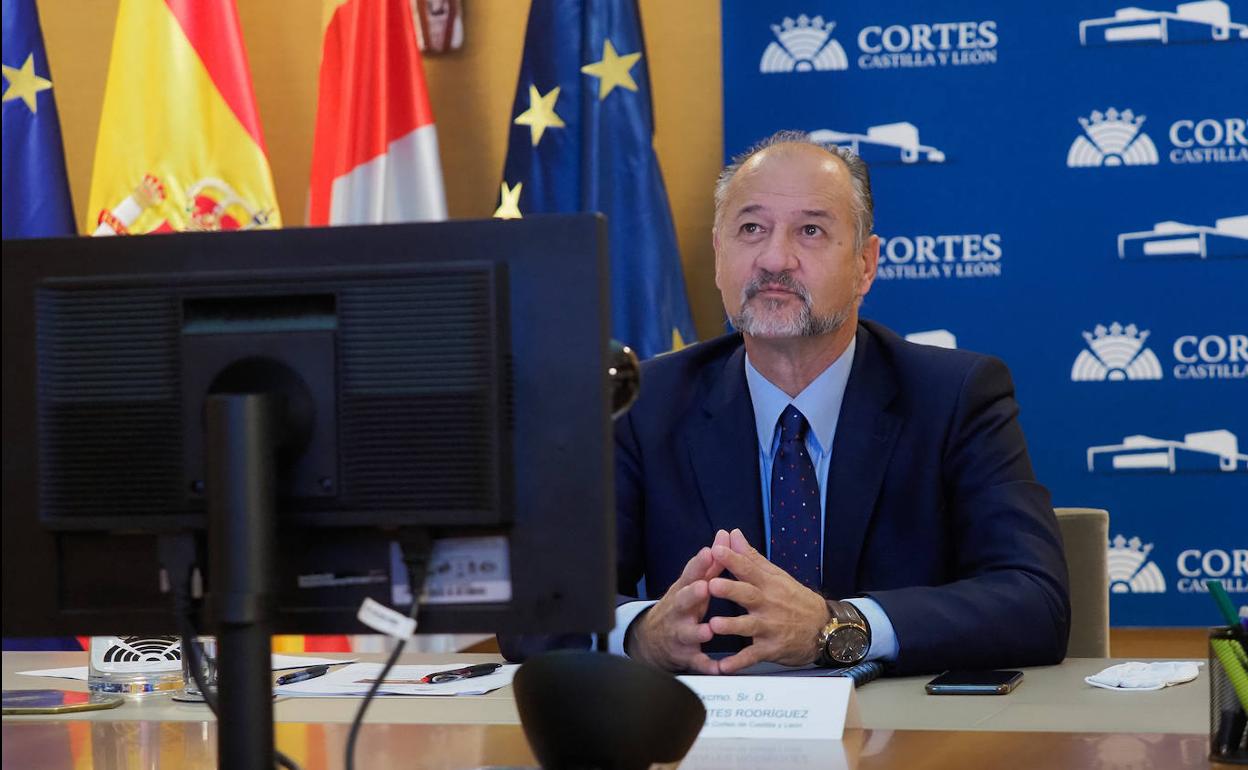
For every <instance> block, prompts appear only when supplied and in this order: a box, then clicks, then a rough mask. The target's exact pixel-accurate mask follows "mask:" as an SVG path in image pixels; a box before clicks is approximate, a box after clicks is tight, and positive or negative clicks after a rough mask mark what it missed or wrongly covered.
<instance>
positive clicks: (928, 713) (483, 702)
mask: <svg viewBox="0 0 1248 770" xmlns="http://www.w3.org/2000/svg"><path fill="white" fill-rule="evenodd" d="M327 657H334V656H332V655H329V656H327ZM339 657H349V656H345V655H343V656H339ZM359 657H360V658H361V659H364V660H380V659H381V656H379V655H361V656H359ZM499 659H500V658H498V657H497V656H496V655H485V654H480V655H462V654H461V655H429V654H411V655H404V656H403V662H405V663H445V662H461V663H462V662H483V661H493V660H499ZM3 661H4V689H6V690H13V689H37V688H53V689H66V690H85V689H86V683H85V682H75V681H71V680H67V679H47V678H39V677H29V676H21V675H18V674H17V672H18V671H26V670H31V669H45V668H60V667H64V666H74V665H80V666H81V665H85V664H86V653H83V652H60V653H34V652H27V653H18V652H7V653H4V655H3ZM1114 662H1115V661H1112V660H1102V659H1093V658H1071V659H1068V660H1066V661H1065V662H1063V663H1062V664H1061V665H1059V666H1045V667H1040V668H1031V669H1026V678H1025V679H1024V681H1023V683H1022V684H1021V685H1020V686H1019V688H1018V689H1017V690H1015V691H1014V692H1013V693H1011V694H1009V695H1005V696H930V695H926V694H925V693H924V691H923V684H924V683H925V682H926V681H927V680H928V679H929V678H930V677H926V676H923V677H907V678H898V679H890V678H885V679H880V680H877V681H874V682H871V683H869V684H867V685H865V686H863V687H862V688H861V689H859V691H858V699H859V706H860V708H861V712H862V719H863V726H864V727H866V728H871V729H877V730H880V729H891V730H979V731H985V730H1000V731H1007V732H1020V731H1046V732H1091V733H1178V734H1188V735H1205V734H1206V732H1207V731H1208V729H1209V722H1208V719H1209V707H1208V698H1209V681H1208V678H1207V674H1206V673H1205V671H1204V669H1203V667H1202V670H1201V674H1200V678H1199V679H1197V680H1196V681H1194V682H1190V683H1188V684H1183V685H1179V686H1177V687H1170V688H1167V689H1165V690H1160V691H1157V692H1141V693H1117V692H1110V691H1108V690H1101V689H1097V688H1095V687H1091V686H1089V685H1087V684H1085V683H1084V681H1083V677H1084V676H1086V675H1088V674H1092V673H1095V672H1097V671H1100V670H1101V669H1103V668H1105V667H1106V666H1108V665H1110V664H1112V663H1114ZM357 703H358V701H356V700H354V699H347V698H334V699H325V698H319V699H318V698H280V699H278V701H277V702H276V703H275V704H274V709H273V711H274V719H275V720H276V721H277V722H279V723H284V722H297V723H343V722H350V721H351V719H352V718H353V717H354V716H355V708H356V705H357ZM75 718H76V719H79V720H84V721H103V722H113V721H135V720H143V721H149V720H150V721H160V722H193V723H201V722H204V721H205V720H210V719H211V715H210V714H209V712H208V709H207V707H206V706H203V705H198V704H184V703H175V702H173V701H172V700H170V699H169V698H168V697H167V696H159V695H158V696H152V697H150V698H149V699H147V700H145V701H141V702H136V703H127V704H125V705H124V706H122V707H120V708H116V709H110V710H108V711H91V712H86V713H83V714H80V715H77V716H76V717H75ZM4 719H5V723H6V724H7V723H8V722H9V721H10V720H22V719H27V720H34V719H40V718H39V717H5V718H4ZM42 719H46V717H45V718H42ZM367 719H368V721H369V722H370V723H386V724H426V725H438V724H446V725H451V724H478V725H490V724H496V725H517V724H519V723H520V719H519V715H518V714H517V713H516V706H515V701H514V699H513V697H512V692H511V688H510V687H506V688H503V689H501V690H496V691H494V692H492V693H488V694H486V695H481V696H474V697H471V698H392V699H385V698H379V699H376V700H374V702H373V703H372V705H370V706H369V711H368V717H367Z"/></svg>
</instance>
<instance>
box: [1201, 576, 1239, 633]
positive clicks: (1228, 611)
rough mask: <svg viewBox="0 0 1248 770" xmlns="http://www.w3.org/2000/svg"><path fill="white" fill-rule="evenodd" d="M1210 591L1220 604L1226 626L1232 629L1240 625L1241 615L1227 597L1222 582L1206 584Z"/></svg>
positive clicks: (1219, 607) (1215, 581)
mask: <svg viewBox="0 0 1248 770" xmlns="http://www.w3.org/2000/svg"><path fill="white" fill-rule="evenodd" d="M1205 586H1206V587H1207V588H1208V589H1209V593H1210V594H1211V595H1212V596H1213V600H1214V601H1215V602H1217V603H1218V609H1219V610H1221V611H1222V617H1223V618H1225V619H1226V624H1227V625H1228V626H1230V627H1231V628H1234V627H1235V626H1237V625H1239V613H1237V612H1235V605H1234V604H1232V603H1231V597H1229V596H1227V594H1226V588H1225V587H1223V585H1222V581H1221V580H1210V581H1207V582H1206V583H1205Z"/></svg>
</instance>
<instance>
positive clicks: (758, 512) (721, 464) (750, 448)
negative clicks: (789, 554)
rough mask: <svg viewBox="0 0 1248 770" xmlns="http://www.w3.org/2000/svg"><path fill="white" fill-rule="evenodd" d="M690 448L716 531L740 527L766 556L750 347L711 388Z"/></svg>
mask: <svg viewBox="0 0 1248 770" xmlns="http://www.w3.org/2000/svg"><path fill="white" fill-rule="evenodd" d="M688 443H689V458H690V461H691V462H692V464H693V469H694V475H695V476H696V477H697V482H698V491H699V492H701V495H702V501H703V503H704V504H705V506H706V513H707V518H708V519H709V520H710V523H711V528H712V530H718V529H724V530H728V531H732V530H733V529H734V528H738V527H739V528H740V529H741V532H742V533H743V534H744V535H745V537H746V539H747V540H749V541H750V544H751V545H753V546H754V547H755V548H757V549H759V550H760V551H764V552H765V549H766V544H765V543H764V542H763V504H762V484H761V481H760V479H759V475H758V431H757V430H756V428H755V426H754V406H753V403H752V402H751V401H750V393H749V387H748V386H747V385H746V382H745V346H741V347H739V348H737V350H736V352H735V353H733V355H732V356H731V357H729V359H728V361H727V363H726V364H725V366H724V369H723V371H722V372H720V375H719V376H718V377H717V378H716V379H715V381H714V382H713V383H712V385H711V388H710V392H709V394H708V397H707V399H706V401H705V402H704V406H703V414H702V421H701V422H695V424H694V426H693V427H692V428H691V429H690V431H689V434H688Z"/></svg>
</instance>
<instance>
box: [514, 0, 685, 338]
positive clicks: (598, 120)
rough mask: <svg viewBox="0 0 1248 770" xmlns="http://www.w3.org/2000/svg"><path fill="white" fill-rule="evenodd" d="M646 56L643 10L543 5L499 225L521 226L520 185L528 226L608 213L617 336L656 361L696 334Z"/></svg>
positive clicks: (531, 43)
mask: <svg viewBox="0 0 1248 770" xmlns="http://www.w3.org/2000/svg"><path fill="white" fill-rule="evenodd" d="M645 50H646V44H645V40H644V39H643V37H642V29H641V17H640V15H639V11H638V8H637V2H636V0H533V3H532V5H531V6H530V10H529V25H528V30H527V31H526V32H525V41H524V58H523V59H522V60H521V63H520V77H519V80H518V81H517V82H516V91H515V101H514V103H513V107H512V112H511V118H510V120H511V126H510V134H509V137H508V138H509V141H508V144H507V162H506V164H505V168H504V171H503V183H502V188H501V193H502V194H501V196H500V204H499V207H498V210H497V211H496V213H495V216H503V215H504V214H508V215H510V214H513V213H514V215H516V216H519V213H520V212H519V208H518V205H517V206H515V207H514V208H513V207H511V206H509V201H512V202H515V201H518V197H519V190H520V185H523V186H524V215H525V216H530V215H532V214H540V213H571V212H584V211H600V212H602V213H603V214H606V216H607V237H608V239H609V242H610V254H611V315H612V319H611V324H612V334H613V335H614V336H615V338H616V339H618V340H620V341H621V342H623V343H624V344H626V345H629V346H630V347H632V348H633V349H634V350H636V351H637V353H638V355H640V356H641V357H643V358H649V357H651V356H655V355H658V354H660V353H664V352H667V351H670V350H673V349H678V348H680V347H683V346H684V345H685V344H686V342H688V341H692V340H694V339H696V335H695V334H694V328H693V318H692V315H691V314H690V312H689V301H688V299H687V297H686V294H685V279H684V273H683V271H682V269H681V262H680V252H679V251H678V249H677V247H676V230H675V227H674V226H673V224H672V213H671V209H670V207H669V206H668V202H667V190H666V188H665V187H664V185H663V176H662V173H661V172H660V170H659V163H658V158H656V157H655V154H654V145H653V139H654V116H653V114H652V112H651V109H652V108H651V99H650V75H649V72H648V71H647V68H646V58H645ZM556 106H557V110H556ZM552 129H557V130H552ZM509 196H514V198H509Z"/></svg>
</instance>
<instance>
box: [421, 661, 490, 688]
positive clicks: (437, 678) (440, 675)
mask: <svg viewBox="0 0 1248 770" xmlns="http://www.w3.org/2000/svg"><path fill="white" fill-rule="evenodd" d="M502 667H503V664H502V663H478V664H476V665H475V666H465V667H463V668H452V669H450V670H449V671H435V672H433V673H432V674H425V675H424V676H422V677H421V678H420V681H421V682H424V683H425V684H442V683H443V682H458V681H459V680H460V679H472V678H473V677H478V676H485V675H486V674H493V673H494V672H495V671H497V670H499V669H500V668H502Z"/></svg>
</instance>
